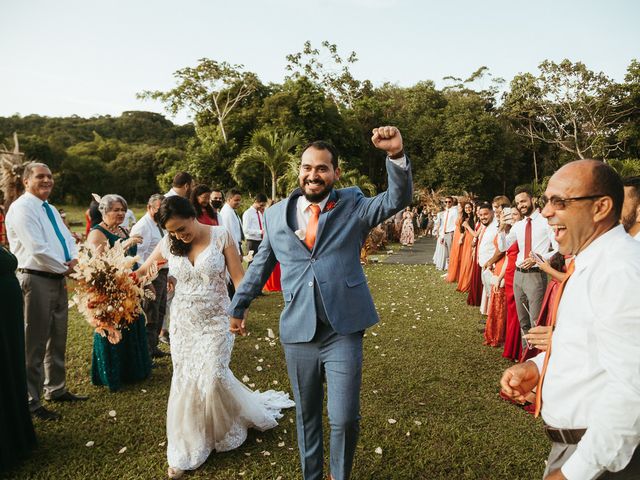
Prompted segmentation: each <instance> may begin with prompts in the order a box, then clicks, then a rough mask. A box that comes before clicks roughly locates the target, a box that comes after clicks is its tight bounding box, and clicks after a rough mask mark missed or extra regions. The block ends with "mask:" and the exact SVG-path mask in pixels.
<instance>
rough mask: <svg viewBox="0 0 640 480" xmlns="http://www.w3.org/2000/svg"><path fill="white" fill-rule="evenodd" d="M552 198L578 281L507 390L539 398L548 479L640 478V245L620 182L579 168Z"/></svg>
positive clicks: (562, 174)
mask: <svg viewBox="0 0 640 480" xmlns="http://www.w3.org/2000/svg"><path fill="white" fill-rule="evenodd" d="M545 197H546V205H545V207H544V209H543V211H542V214H543V215H544V217H545V218H546V219H547V220H548V222H549V225H551V226H552V227H553V229H554V230H555V238H556V240H557V242H558V244H559V250H560V253H562V254H563V255H575V259H574V261H573V265H570V266H569V269H568V273H570V272H571V271H572V270H573V274H571V275H570V276H569V279H568V280H567V281H566V282H565V283H564V284H563V287H564V288H563V289H562V287H561V289H562V290H561V291H560V292H559V293H558V295H560V297H559V299H560V300H559V305H558V306H557V308H552V310H551V315H552V320H551V321H552V326H554V331H553V336H552V338H551V343H550V344H549V345H548V351H547V352H546V353H541V354H539V355H538V356H537V357H535V358H533V359H532V360H529V361H527V362H524V363H521V364H518V365H515V366H513V367H511V368H509V369H507V370H506V371H505V373H504V374H503V376H502V379H501V386H502V390H503V392H504V393H505V394H506V395H508V396H509V397H510V398H512V399H514V400H516V401H519V402H523V401H524V399H525V396H526V395H527V394H529V393H530V392H531V391H532V389H533V388H534V387H536V389H537V391H538V395H539V396H541V401H542V404H541V407H542V417H543V419H544V421H545V424H546V425H545V430H546V431H547V434H548V436H549V437H550V438H551V440H552V441H553V444H552V448H551V453H550V455H549V459H548V464H547V468H546V471H545V476H544V478H545V479H547V480H555V479H569V480H574V479H576V480H577V479H580V480H590V479H595V478H598V479H609V478H621V479H622V478H625V479H630V478H640V450H638V449H637V448H636V447H637V446H638V443H640V421H638V419H639V418H640V375H638V372H640V355H638V352H640V296H639V295H638V285H640V245H639V244H638V242H635V241H634V240H633V239H632V238H631V237H629V235H627V234H626V233H625V231H624V228H623V227H622V225H619V219H620V213H621V211H622V204H623V199H624V191H623V186H622V181H621V179H620V177H619V176H618V174H617V173H616V172H615V171H614V170H613V169H612V168H611V167H609V166H608V165H607V164H605V163H603V162H601V161H595V160H579V161H576V162H571V163H569V164H567V165H565V166H564V167H562V168H561V169H560V170H558V171H557V172H556V173H555V174H554V175H553V176H552V177H551V179H550V180H549V184H548V187H547V190H546V192H545ZM554 313H556V315H554ZM553 318H555V325H554V324H553ZM543 341H546V342H548V340H543ZM545 364H546V367H547V368H546V373H544V372H545ZM540 377H542V380H541V379H540ZM539 407H540V405H538V408H539ZM611 472H618V473H611Z"/></svg>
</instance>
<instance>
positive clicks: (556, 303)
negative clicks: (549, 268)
mask: <svg viewBox="0 0 640 480" xmlns="http://www.w3.org/2000/svg"><path fill="white" fill-rule="evenodd" d="M575 264H576V262H575V260H571V263H570V264H569V267H568V268H567V276H566V277H565V279H564V281H563V282H562V283H561V284H560V287H559V288H558V293H557V294H556V298H555V301H554V302H553V305H552V307H551V312H550V315H551V323H550V324H549V326H550V327H551V329H552V330H553V327H554V326H555V324H556V319H557V316H558V307H559V306H560V297H562V292H563V291H564V287H565V285H566V284H567V280H569V277H570V276H571V275H572V274H573V270H574V269H575ZM551 343H552V340H551V339H549V348H548V349H547V354H546V355H545V356H544V363H543V364H542V372H541V373H540V378H539V379H538V386H537V388H536V411H535V416H536V417H538V415H540V410H541V409H542V382H544V376H545V374H546V373H547V366H548V365H549V357H551Z"/></svg>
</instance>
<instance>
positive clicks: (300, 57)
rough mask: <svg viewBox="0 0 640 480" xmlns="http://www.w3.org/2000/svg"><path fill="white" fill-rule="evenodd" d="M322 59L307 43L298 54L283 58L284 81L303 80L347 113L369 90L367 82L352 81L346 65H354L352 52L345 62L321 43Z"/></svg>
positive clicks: (333, 46)
mask: <svg viewBox="0 0 640 480" xmlns="http://www.w3.org/2000/svg"><path fill="white" fill-rule="evenodd" d="M322 47H323V49H324V54H325V55H327V57H325V58H323V57H322V54H321V52H320V50H318V49H317V48H313V47H312V46H311V42H310V41H309V40H307V41H306V42H304V48H303V49H302V52H298V53H292V54H289V55H287V61H288V62H289V63H288V64H287V66H286V69H287V71H289V72H292V73H291V75H289V77H288V78H292V79H294V80H295V79H298V78H301V77H306V78H308V79H309V80H311V81H313V82H314V83H315V84H316V85H318V86H320V87H321V88H322V89H323V90H324V91H325V93H326V94H327V97H329V98H330V99H331V101H333V103H335V105H336V107H338V109H340V110H341V109H344V108H347V109H351V108H353V104H354V102H355V101H356V100H357V99H358V98H360V97H361V96H362V95H363V93H364V92H366V91H370V90H371V89H372V85H371V82H370V81H369V80H365V81H362V82H361V81H360V80H356V79H355V78H354V77H353V75H352V74H351V71H350V70H349V65H353V64H354V63H356V62H357V61H358V57H357V55H356V52H351V53H350V54H349V56H348V57H347V58H346V59H343V58H342V57H341V56H340V55H339V54H338V46H337V45H336V44H334V43H329V42H328V41H326V40H325V41H324V42H322Z"/></svg>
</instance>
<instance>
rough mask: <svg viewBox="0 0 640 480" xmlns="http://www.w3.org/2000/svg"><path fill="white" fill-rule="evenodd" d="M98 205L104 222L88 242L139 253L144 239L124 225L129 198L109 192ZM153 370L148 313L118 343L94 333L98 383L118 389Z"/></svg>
mask: <svg viewBox="0 0 640 480" xmlns="http://www.w3.org/2000/svg"><path fill="white" fill-rule="evenodd" d="M98 208H99V209H100V213H102V222H100V223H99V224H97V225H95V226H94V227H93V228H92V229H91V232H89V236H88V237H87V244H88V245H90V246H91V247H93V248H94V249H96V250H100V249H102V248H105V247H106V246H107V245H109V246H111V247H112V246H113V245H114V244H115V243H116V242H118V241H123V242H125V243H124V246H125V248H126V249H127V253H128V255H130V256H135V255H136V252H137V250H138V244H139V243H140V242H141V241H142V239H141V238H140V237H139V236H135V235H134V236H132V237H129V233H128V232H127V231H126V230H125V229H124V228H122V227H121V226H120V224H121V223H122V221H123V220H124V216H125V214H126V213H127V208H128V206H127V202H126V200H125V199H124V198H122V197H121V196H120V195H115V194H109V195H105V196H104V197H102V199H101V200H100V205H99V207H98ZM150 373H151V357H150V356H149V348H148V344H147V331H146V328H145V319H144V316H142V315H141V316H140V317H139V318H138V320H136V321H135V322H133V323H132V324H131V325H129V326H127V327H125V328H124V329H123V330H122V339H121V340H120V342H118V343H117V344H112V343H110V342H109V340H108V339H107V338H106V337H103V336H101V335H100V334H98V333H94V335H93V358H92V362H91V382H92V383H93V384H94V385H105V386H107V387H109V389H110V390H111V391H117V390H119V389H120V387H121V385H122V384H123V383H134V382H137V381H140V380H144V379H145V378H147V377H148V376H149V374H150Z"/></svg>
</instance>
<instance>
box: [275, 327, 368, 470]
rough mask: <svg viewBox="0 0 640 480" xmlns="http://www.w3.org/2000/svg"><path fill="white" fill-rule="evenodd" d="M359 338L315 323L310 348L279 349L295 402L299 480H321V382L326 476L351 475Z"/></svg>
mask: <svg viewBox="0 0 640 480" xmlns="http://www.w3.org/2000/svg"><path fill="white" fill-rule="evenodd" d="M363 333H364V332H357V333H353V334H351V335H339V334H338V333H336V332H335V331H334V330H333V329H332V328H331V326H330V325H329V324H328V323H325V322H323V321H320V320H319V321H318V326H317V330H316V334H315V336H314V337H313V339H312V340H311V342H306V343H283V347H284V352H285V356H286V360H287V371H288V373H289V379H290V381H291V387H292V389H293V397H294V400H295V402H296V429H297V434H298V448H299V449H300V460H301V462H302V473H303V477H304V479H305V480H322V478H323V471H322V468H323V462H324V455H323V449H322V409H323V401H324V388H323V381H324V380H326V382H327V412H328V414H329V425H330V427H331V436H330V443H329V449H330V452H329V458H330V461H329V465H330V469H331V474H332V475H333V478H335V480H347V479H348V478H349V476H350V475H351V467H352V466H353V457H354V454H355V450H356V444H357V442H358V432H359V430H360V427H359V422H360V384H361V382H362V336H363Z"/></svg>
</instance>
